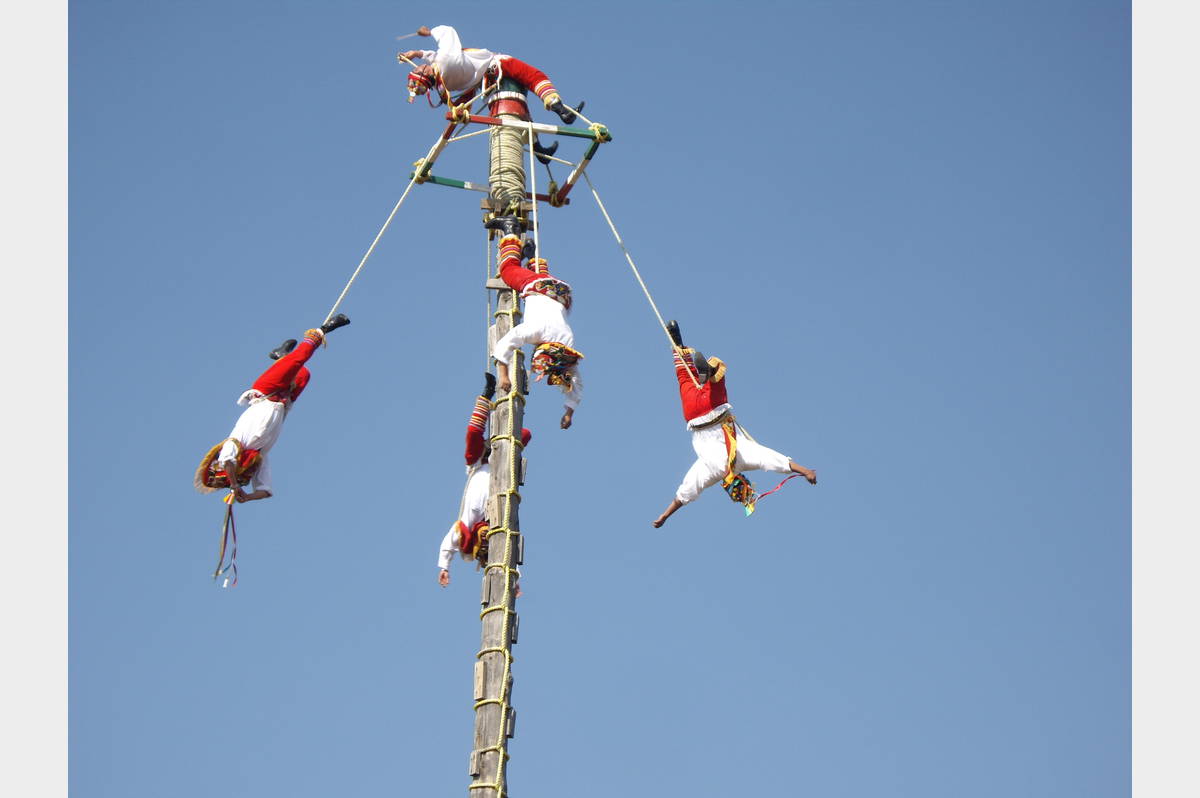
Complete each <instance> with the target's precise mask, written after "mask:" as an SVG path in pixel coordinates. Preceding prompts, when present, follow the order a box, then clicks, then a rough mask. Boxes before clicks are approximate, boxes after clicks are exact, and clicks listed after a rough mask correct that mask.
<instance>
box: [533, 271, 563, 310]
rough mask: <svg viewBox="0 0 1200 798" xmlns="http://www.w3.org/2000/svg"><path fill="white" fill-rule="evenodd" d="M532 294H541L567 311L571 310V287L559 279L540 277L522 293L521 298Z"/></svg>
mask: <svg viewBox="0 0 1200 798" xmlns="http://www.w3.org/2000/svg"><path fill="white" fill-rule="evenodd" d="M530 294H541V295H542V296H544V297H549V298H550V299H553V300H554V301H555V302H558V303H559V304H561V305H562V306H563V307H564V308H566V309H567V310H570V309H571V286H569V285H567V284H566V283H564V282H563V281H562V280H559V279H558V278H557V277H539V278H538V279H536V280H534V281H533V282H531V283H530V284H529V285H527V286H525V290H523V291H522V292H521V296H529V295H530Z"/></svg>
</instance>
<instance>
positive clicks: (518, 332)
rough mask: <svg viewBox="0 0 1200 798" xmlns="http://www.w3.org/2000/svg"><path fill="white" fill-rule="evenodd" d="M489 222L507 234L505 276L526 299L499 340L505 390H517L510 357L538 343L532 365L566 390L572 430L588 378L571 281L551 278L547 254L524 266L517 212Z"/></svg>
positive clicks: (566, 417)
mask: <svg viewBox="0 0 1200 798" xmlns="http://www.w3.org/2000/svg"><path fill="white" fill-rule="evenodd" d="M485 227H488V228H489V229H492V230H499V231H500V232H501V233H503V236H502V237H501V239H500V244H499V246H500V255H499V258H498V259H499V261H500V278H501V279H502V280H504V282H505V284H506V285H507V286H508V287H509V288H512V289H513V290H514V291H520V292H521V296H522V297H524V299H525V313H524V319H523V320H522V322H521V323H520V324H518V325H516V326H514V327H513V328H512V329H511V330H509V331H508V332H507V333H505V334H504V335H503V336H501V338H500V339H499V340H498V341H496V344H495V347H494V348H493V350H492V357H494V358H495V359H496V371H497V373H498V374H499V376H500V390H501V392H503V393H508V392H509V391H510V390H512V381H511V379H510V378H509V362H510V361H511V360H512V357H513V354H514V353H515V352H516V351H517V350H518V349H520V348H521V347H522V346H524V345H525V344H532V345H533V347H534V350H533V356H532V357H531V358H530V360H529V366H530V368H531V369H533V372H534V373H535V374H537V375H538V376H537V379H538V380H541V379H542V378H543V377H545V378H546V382H548V383H549V384H550V385H557V386H558V387H559V388H561V389H562V392H563V393H564V394H565V399H564V400H563V417H562V420H561V421H560V422H559V426H561V427H562V428H563V429H568V428H569V427H570V426H571V420H572V419H573V418H574V416H575V409H576V408H577V407H579V403H580V401H582V399H583V379H582V377H581V376H580V374H579V361H580V360H582V359H583V354H582V353H580V352H577V351H575V350H574V349H572V348H571V347H572V346H573V345H574V343H575V333H573V332H572V331H571V325H570V324H568V323H567V313H568V312H569V311H570V309H571V286H569V285H567V284H566V283H564V282H563V281H562V280H560V279H558V278H557V277H551V276H550V273H549V267H548V266H547V264H546V261H545V260H544V259H542V258H531V259H530V260H529V266H530V267H531V268H524V267H522V266H521V257H522V255H523V254H526V253H525V252H523V250H522V245H521V238H520V236H519V235H518V233H519V232H520V231H521V223H520V221H519V220H518V219H517V218H516V217H515V216H497V217H496V218H495V219H492V220H491V221H490V222H488V223H487V224H486V225H485Z"/></svg>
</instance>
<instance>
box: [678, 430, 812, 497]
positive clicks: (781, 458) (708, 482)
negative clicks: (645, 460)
mask: <svg viewBox="0 0 1200 798" xmlns="http://www.w3.org/2000/svg"><path fill="white" fill-rule="evenodd" d="M692 448H693V449H695V450H696V462H694V463H692V467H691V468H689V469H688V472H687V474H685V475H684V477H683V482H681V483H679V489H678V490H676V491H675V498H676V499H678V500H679V501H680V502H682V503H683V504H687V503H688V502H692V501H695V500H696V497H698V496H699V495H700V494H701V493H702V492H703V491H704V489H705V488H708V487H710V486H712V485H715V484H717V483H718V482H720V481H721V479H722V478H723V477H724V476H725V472H726V470H727V466H728V463H729V453H728V452H727V451H725V432H724V429H723V427H722V426H721V425H720V424H714V425H712V426H711V427H705V428H704V429H697V430H692ZM734 466H735V468H736V470H737V471H739V472H740V471H775V472H777V473H780V474H787V473H791V470H792V467H791V458H790V457H788V456H787V455H783V454H780V453H779V452H777V451H775V450H774V449H768V448H767V447H766V446H763V445H762V444H761V443H756V442H754V441H752V440H750V438H749V436H747V435H746V431H745V430H743V429H742V428H741V426H740V425H739V426H738V427H737V460H735V461H734Z"/></svg>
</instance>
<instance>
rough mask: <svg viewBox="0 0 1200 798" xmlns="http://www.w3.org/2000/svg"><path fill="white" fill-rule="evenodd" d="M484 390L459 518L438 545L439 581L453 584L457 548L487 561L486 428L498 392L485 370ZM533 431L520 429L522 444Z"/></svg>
mask: <svg viewBox="0 0 1200 798" xmlns="http://www.w3.org/2000/svg"><path fill="white" fill-rule="evenodd" d="M483 378H484V387H483V393H482V394H480V395H479V396H477V397H476V398H475V407H474V408H473V409H472V410H471V418H470V420H469V421H468V422H467V438H466V448H465V449H464V451H463V458H464V459H465V460H466V462H467V484H466V485H465V486H464V487H463V498H462V503H461V505H460V507H459V511H458V520H456V521H455V522H454V524H453V525H451V527H450V529H449V531H447V532H446V535H445V537H443V538H442V545H441V546H440V547H439V548H438V584H439V585H441V586H442V587H445V586H446V585H448V584H450V563H451V562H452V561H453V560H454V554H455V552H457V553H458V554H460V555H462V558H463V559H464V560H476V561H477V562H481V563H486V561H487V533H488V523H487V500H488V495H489V494H490V492H491V478H492V477H491V474H492V472H491V469H490V468H489V467H488V447H487V439H486V437H484V434H483V431H484V428H485V427H486V426H487V422H488V418H489V417H490V416H491V414H492V397H493V396H494V395H495V393H496V378H495V376H494V375H492V374H490V373H485V374H484V375H483ZM532 437H533V434H532V433H531V432H530V431H529V430H527V429H522V430H521V447H522V448H524V447H526V446H528V445H529V440H530V438H532Z"/></svg>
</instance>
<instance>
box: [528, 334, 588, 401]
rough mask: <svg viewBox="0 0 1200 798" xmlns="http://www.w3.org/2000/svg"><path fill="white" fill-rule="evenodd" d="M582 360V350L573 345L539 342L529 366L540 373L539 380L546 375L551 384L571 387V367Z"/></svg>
mask: <svg viewBox="0 0 1200 798" xmlns="http://www.w3.org/2000/svg"><path fill="white" fill-rule="evenodd" d="M580 360H583V353H582V352H577V351H575V350H574V349H572V348H571V347H569V346H566V345H564V344H560V343H557V342H555V341H547V342H546V343H543V344H538V346H537V348H536V349H534V350H533V357H532V358H530V359H529V367H530V368H532V369H533V372H534V373H535V374H537V375H538V376H537V380H538V381H540V380H541V379H542V377H545V378H546V382H548V383H549V384H551V385H562V386H564V387H565V388H567V389H569V388H570V387H571V369H572V368H574V366H575V365H576V364H577V363H578V362H579V361H580Z"/></svg>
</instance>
